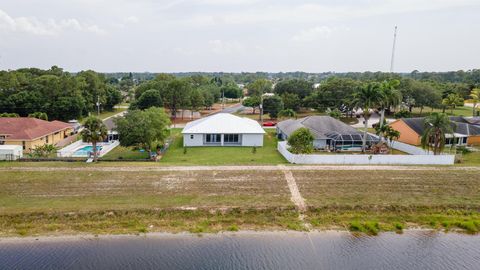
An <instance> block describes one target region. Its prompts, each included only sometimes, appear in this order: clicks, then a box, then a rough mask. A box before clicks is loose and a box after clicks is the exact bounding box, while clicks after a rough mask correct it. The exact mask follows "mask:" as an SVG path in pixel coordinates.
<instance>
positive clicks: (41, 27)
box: [0, 9, 105, 36]
mask: <svg viewBox="0 0 480 270" xmlns="http://www.w3.org/2000/svg"><path fill="white" fill-rule="evenodd" d="M1 30H3V31H9V32H23V33H29V34H33V35H51V36H53V35H58V34H60V33H62V32H66V31H72V30H73V31H78V32H89V33H95V34H104V33H105V31H104V30H103V29H101V28H100V27H98V26H97V25H95V24H86V23H82V22H80V21H78V20H77V19H63V20H59V21H57V20H55V19H52V18H49V19H46V20H43V21H42V20H39V19H38V18H36V17H16V18H14V17H11V16H10V15H8V14H7V13H6V12H4V11H3V10H1V9H0V31H1Z"/></svg>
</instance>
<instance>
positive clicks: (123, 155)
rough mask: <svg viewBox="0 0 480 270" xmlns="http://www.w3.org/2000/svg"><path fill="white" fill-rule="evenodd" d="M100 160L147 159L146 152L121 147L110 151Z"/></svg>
mask: <svg viewBox="0 0 480 270" xmlns="http://www.w3.org/2000/svg"><path fill="white" fill-rule="evenodd" d="M101 159H118V160H122V159H123V160H129V159H131V160H132V159H135V160H140V159H148V152H146V151H144V152H140V150H139V149H134V148H133V147H123V146H117V147H115V148H114V149H113V150H112V151H110V152H108V154H106V155H105V156H103V157H102V158H101Z"/></svg>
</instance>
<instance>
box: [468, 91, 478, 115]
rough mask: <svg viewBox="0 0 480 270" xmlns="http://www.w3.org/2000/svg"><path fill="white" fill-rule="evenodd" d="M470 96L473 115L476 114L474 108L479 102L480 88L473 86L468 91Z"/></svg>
mask: <svg viewBox="0 0 480 270" xmlns="http://www.w3.org/2000/svg"><path fill="white" fill-rule="evenodd" d="M470 98H471V99H472V102H473V116H476V112H475V109H476V107H477V104H478V103H480V88H473V89H472V91H471V92H470Z"/></svg>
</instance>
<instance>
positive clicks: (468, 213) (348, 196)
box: [293, 168, 480, 234]
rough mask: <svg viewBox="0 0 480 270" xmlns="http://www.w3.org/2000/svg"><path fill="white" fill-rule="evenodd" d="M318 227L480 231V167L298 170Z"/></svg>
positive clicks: (302, 188)
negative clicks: (462, 168)
mask: <svg viewBox="0 0 480 270" xmlns="http://www.w3.org/2000/svg"><path fill="white" fill-rule="evenodd" d="M293 175H294V177H295V178H296V181H297V185H298V186H299V189H300V192H301V193H302V195H303V197H304V198H305V200H306V202H307V205H308V207H309V211H308V214H307V216H308V217H309V218H308V221H310V222H311V224H312V225H314V227H316V228H328V227H330V226H332V225H333V226H337V227H339V228H344V229H348V230H354V231H364V232H368V233H373V234H376V233H377V232H378V231H382V230H387V231H392V230H397V231H401V230H402V229H403V228H409V227H410V228H411V227H429V228H437V229H439V228H443V229H447V230H448V229H451V228H459V229H465V230H467V231H468V232H471V233H474V232H477V231H479V230H480V212H479V210H480V186H479V184H480V176H479V171H478V170H475V171H469V170H458V169H454V168H449V169H443V170H435V169H428V168H426V169H425V170H421V171H416V170H412V171H409V170H405V171H326V172H308V171H300V172H294V173H293Z"/></svg>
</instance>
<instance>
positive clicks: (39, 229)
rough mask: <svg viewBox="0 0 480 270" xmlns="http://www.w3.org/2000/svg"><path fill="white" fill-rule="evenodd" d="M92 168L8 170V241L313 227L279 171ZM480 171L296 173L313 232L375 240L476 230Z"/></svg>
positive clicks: (0, 211)
mask: <svg viewBox="0 0 480 270" xmlns="http://www.w3.org/2000/svg"><path fill="white" fill-rule="evenodd" d="M12 164H13V163H12ZM90 168H91V169H89V168H83V169H77V170H68V169H67V170H60V169H55V168H52V170H47V171H46V170H45V168H43V169H42V170H43V171H39V170H37V171H22V170H20V169H19V170H15V169H14V168H12V169H11V170H4V171H2V172H1V174H0V236H12V235H39V234H76V233H94V234H103V233H143V232H155V231H169V232H180V231H190V232H196V233H198V232H217V231H222V230H232V231H236V230H247V229H255V230H272V229H279V230H286V229H293V230H304V229H305V227H304V226H303V224H302V222H300V221H299V220H298V212H297V211H296V210H294V207H293V204H292V203H291V202H290V200H289V198H290V193H289V190H288V186H287V182H286V181H285V178H284V175H283V173H282V172H281V171H279V170H271V171H260V170H259V171H241V170H238V171H220V170H211V171H163V172H162V171H151V170H148V169H145V170H141V168H140V169H139V168H135V169H136V170H137V171H121V170H117V169H115V168H109V169H106V170H102V169H101V168H100V167H95V166H93V167H90ZM130 168H131V167H130ZM123 169H128V167H127V168H125V167H123ZM478 173H479V171H478V170H467V169H463V168H455V167H450V168H441V169H435V168H432V167H426V168H425V169H420V170H419V169H418V168H417V170H411V171H409V170H375V171H361V170H357V171H355V170H353V171H346V170H322V171H293V175H294V177H295V178H296V180H297V184H298V186H299V190H300V193H301V194H302V195H303V197H304V198H305V199H306V203H307V205H308V207H309V210H308V211H307V213H306V215H307V219H306V221H307V222H310V223H311V224H312V225H313V226H314V228H317V229H332V228H333V229H347V230H360V231H366V232H368V233H373V234H375V233H376V232H377V231H382V230H401V229H404V228H412V227H427V228H445V229H451V228H462V229H465V230H466V231H468V232H472V233H473V232H476V231H477V230H479V229H480V214H479V209H480V177H479V176H478Z"/></svg>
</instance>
